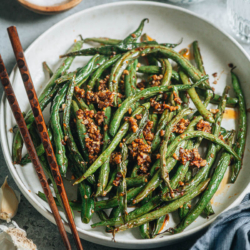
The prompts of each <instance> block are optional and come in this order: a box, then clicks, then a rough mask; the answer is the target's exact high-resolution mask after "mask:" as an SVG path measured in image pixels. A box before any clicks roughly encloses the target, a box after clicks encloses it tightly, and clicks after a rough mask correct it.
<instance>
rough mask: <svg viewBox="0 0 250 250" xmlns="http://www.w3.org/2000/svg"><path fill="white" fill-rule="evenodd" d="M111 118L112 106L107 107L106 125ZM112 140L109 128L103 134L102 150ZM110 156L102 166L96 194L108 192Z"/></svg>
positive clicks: (102, 194) (101, 194) (100, 194)
mask: <svg viewBox="0 0 250 250" xmlns="http://www.w3.org/2000/svg"><path fill="white" fill-rule="evenodd" d="M110 118H111V108H110V107H107V108H106V109H105V118H104V126H105V125H107V126H108V125H109V122H110ZM109 142H110V136H109V133H108V130H105V131H104V135H103V147H102V152H104V151H105V150H106V148H107V147H108V144H109ZM109 160H110V156H109V157H108V158H107V161H106V162H105V163H104V164H103V165H102V166H101V169H100V172H99V178H98V185H97V190H96V196H105V195H106V194H107V193H106V192H105V188H106V186H107V184H108V178H109V173H110V164H109Z"/></svg>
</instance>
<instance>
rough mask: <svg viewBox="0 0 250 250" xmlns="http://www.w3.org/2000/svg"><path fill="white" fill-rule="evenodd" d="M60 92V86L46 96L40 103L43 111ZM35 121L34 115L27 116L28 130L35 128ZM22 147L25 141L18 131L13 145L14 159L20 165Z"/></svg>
mask: <svg viewBox="0 0 250 250" xmlns="http://www.w3.org/2000/svg"><path fill="white" fill-rule="evenodd" d="M57 91H58V86H55V87H54V88H53V89H52V91H51V92H50V93H49V94H48V95H47V96H45V97H44V98H43V99H42V100H41V102H40V107H41V110H42V111H43V110H44V109H45V108H46V106H47V105H48V104H49V103H50V102H51V100H52V99H53V97H54V95H55V94H56V92H57ZM34 121H35V118H34V116H33V113H32V112H31V114H29V115H28V114H27V115H25V122H26V125H27V128H28V129H30V127H31V126H33V124H34ZM22 147H23V140H22V137H21V134H20V131H19V130H18V131H16V133H15V135H14V138H13V144H12V158H13V162H14V163H20V160H21V158H22V154H21V153H22Z"/></svg>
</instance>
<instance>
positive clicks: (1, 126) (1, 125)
mask: <svg viewBox="0 0 250 250" xmlns="http://www.w3.org/2000/svg"><path fill="white" fill-rule="evenodd" d="M128 4H129V5H144V6H145V5H147V6H158V7H163V8H167V9H174V10H178V11H181V12H185V13H186V14H189V15H191V16H194V17H196V18H198V19H200V20H202V21H204V22H206V23H207V24H209V25H210V26H212V27H213V28H215V29H217V30H218V31H220V32H221V33H222V34H224V35H225V36H226V37H227V38H228V39H229V40H231V42H233V43H234V45H235V46H236V47H237V48H238V49H239V50H240V52H242V53H243V54H244V56H245V57H246V58H247V59H248V61H249V62H250V56H249V55H248V54H247V52H246V51H245V50H244V49H243V47H242V46H241V45H240V44H239V42H238V41H237V40H236V39H235V38H233V37H232V36H231V35H229V34H227V33H226V32H224V31H223V30H222V29H221V28H219V27H218V26H217V25H215V24H213V23H212V22H211V21H209V20H207V19H205V18H203V17H202V16H200V15H199V14H196V13H194V12H191V11H189V10H186V9H184V8H182V7H179V6H175V5H171V4H167V3H159V2H153V1H122V2H114V3H106V4H101V5H97V6H93V7H90V8H87V9H84V10H81V11H79V12H76V13H74V14H72V15H70V16H68V17H66V18H64V19H62V20H61V21H59V22H57V23H56V24H54V25H53V26H51V27H50V28H49V29H47V30H46V31H45V32H43V33H42V34H41V35H40V36H38V38H37V39H35V41H33V42H32V43H31V44H30V45H29V47H28V48H27V49H26V50H25V54H26V53H28V52H29V51H30V50H31V49H32V48H33V46H35V45H36V43H37V42H38V41H39V40H40V39H42V38H43V36H45V35H46V34H47V33H49V32H51V31H52V30H53V29H55V28H56V27H57V26H59V25H62V24H63V23H64V22H68V21H69V20H70V19H71V18H75V17H77V16H78V15H84V14H85V13H87V12H91V11H95V10H98V9H101V8H107V7H111V6H119V5H120V6H121V5H128ZM15 72H16V66H14V68H13V70H12V71H11V74H10V79H11V81H13V79H14V77H15ZM6 104H7V102H6V98H5V94H4V93H3V95H2V99H1V107H0V118H1V121H0V130H1V131H0V139H1V146H2V150H3V155H4V159H5V162H6V163H7V166H8V169H9V171H10V173H11V175H12V177H13V179H14V180H15V183H16V184H17V186H18V187H19V189H20V190H21V192H22V193H23V195H24V196H25V197H26V199H27V200H28V201H29V202H30V203H31V205H32V206H33V207H34V208H35V209H36V210H37V211H38V212H39V213H40V214H42V215H43V216H44V217H45V218H47V219H48V220H49V221H51V222H52V223H54V224H55V220H54V217H53V215H52V213H51V212H50V211H48V210H47V209H46V208H45V207H44V206H42V205H40V204H39V202H38V201H37V200H36V199H35V198H34V197H33V196H32V195H31V194H30V193H29V192H28V190H27V188H26V187H25V185H24V183H23V182H22V180H21V178H20V177H19V176H18V174H17V171H16V169H15V165H14V164H13V163H12V159H11V152H10V150H9V147H8V141H7V134H6V133H4V132H5V131H8V129H7V128H6V124H5V106H6ZM248 191H250V183H249V184H248V185H247V186H246V188H245V189H244V190H243V191H242V192H241V194H240V195H239V196H238V198H237V199H236V200H235V201H234V202H233V203H232V204H231V205H229V206H228V207H227V208H226V209H224V210H223V211H222V212H221V213H223V212H225V211H227V210H228V209H230V208H233V207H235V206H237V205H238V204H240V202H241V201H242V199H243V197H244V196H245V195H246V194H247V192H248ZM221 213H219V214H217V215H216V216H215V217H214V218H212V219H211V220H209V221H207V222H205V223H204V224H202V225H200V226H197V227H195V228H193V229H190V230H188V231H184V232H182V233H179V234H175V235H168V236H167V237H164V238H158V239H144V240H138V239H136V240H130V241H129V242H128V241H123V240H121V239H117V240H116V242H112V241H111V237H110V238H109V237H107V236H105V235H98V236H96V235H95V234H93V233H92V231H87V230H84V229H81V228H78V227H77V230H78V232H79V233H80V235H82V236H83V239H86V240H89V241H92V240H91V239H89V238H87V236H90V237H92V238H94V239H97V240H102V241H105V242H106V244H109V245H110V246H111V242H112V243H113V244H114V245H113V246H114V247H119V246H118V244H119V243H120V244H126V245H133V244H137V245H141V246H142V245H145V244H147V245H148V244H150V245H153V244H157V243H158V244H160V243H164V242H165V243H167V242H170V241H175V240H176V239H178V238H179V239H180V238H182V239H184V238H186V237H189V236H191V235H193V234H195V233H198V232H199V231H201V230H202V229H205V228H206V227H208V226H209V225H210V224H211V223H212V222H213V221H214V220H215V219H216V218H217V217H218V216H219V215H220V214H221ZM65 228H66V231H67V232H70V229H69V226H68V225H67V223H65ZM92 242H93V241H92ZM95 243H97V244H101V242H100V243H99V242H95ZM115 244H116V245H115ZM123 247H126V246H123Z"/></svg>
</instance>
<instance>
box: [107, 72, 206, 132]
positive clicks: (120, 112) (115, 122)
mask: <svg viewBox="0 0 250 250" xmlns="http://www.w3.org/2000/svg"><path fill="white" fill-rule="evenodd" d="M205 79H207V76H206V77H203V78H201V80H200V81H197V82H196V83H195V84H193V85H175V87H176V88H177V89H178V90H179V91H181V90H187V89H189V88H192V87H194V86H195V85H196V84H198V85H199V84H200V83H201V82H202V81H204V80H205ZM171 89H172V88H171V86H159V87H151V88H147V89H144V90H142V91H141V92H139V93H137V94H135V95H133V96H130V97H128V98H127V99H126V100H125V101H124V102H123V103H122V104H121V106H120V107H119V108H118V109H117V110H116V112H115V114H114V116H113V118H112V120H111V123H110V129H109V133H110V135H111V136H114V135H115V134H116V132H117V130H118V128H119V126H120V122H121V120H122V118H123V116H124V114H125V113H126V112H127V111H128V109H129V108H130V106H131V105H132V104H133V103H134V102H136V101H137V100H139V99H140V98H144V99H145V98H149V97H151V96H154V95H156V94H158V93H159V92H161V91H162V92H170V91H171Z"/></svg>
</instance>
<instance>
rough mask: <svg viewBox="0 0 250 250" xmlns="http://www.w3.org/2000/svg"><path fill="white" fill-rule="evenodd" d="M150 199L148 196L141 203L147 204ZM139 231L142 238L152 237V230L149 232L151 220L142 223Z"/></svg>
mask: <svg viewBox="0 0 250 250" xmlns="http://www.w3.org/2000/svg"><path fill="white" fill-rule="evenodd" d="M148 200H149V197H146V198H145V199H144V200H142V202H141V204H142V206H143V205H144V204H146V203H147V202H148ZM139 231H140V235H141V237H142V239H150V238H151V235H150V232H149V222H147V223H145V224H143V225H141V226H140V227H139Z"/></svg>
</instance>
